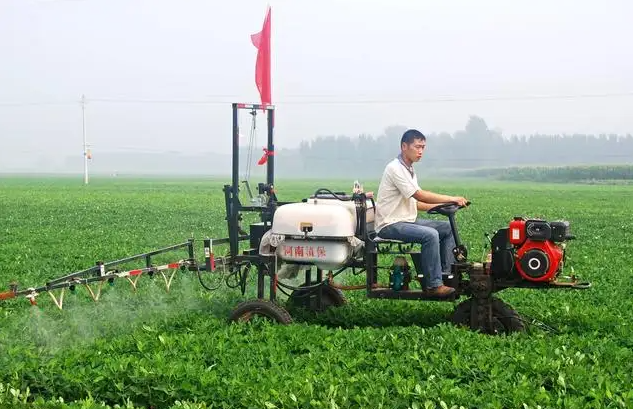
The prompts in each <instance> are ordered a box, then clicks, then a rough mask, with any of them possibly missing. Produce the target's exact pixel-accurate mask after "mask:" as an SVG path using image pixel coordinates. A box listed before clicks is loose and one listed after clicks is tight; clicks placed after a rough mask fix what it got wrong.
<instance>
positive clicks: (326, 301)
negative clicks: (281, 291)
mask: <svg viewBox="0 0 633 409" xmlns="http://www.w3.org/2000/svg"><path fill="white" fill-rule="evenodd" d="M317 291H318V289H316V288H315V289H311V290H308V289H303V288H302V289H299V290H294V291H293V292H292V293H291V294H290V297H288V306H289V308H303V309H307V310H309V311H313V312H323V311H325V310H327V309H328V308H330V307H340V306H342V305H344V304H347V299H346V298H345V295H344V294H343V292H342V291H341V290H339V289H338V288H334V287H331V286H329V285H323V286H322V287H321V309H319V308H318V307H317V297H318V293H317Z"/></svg>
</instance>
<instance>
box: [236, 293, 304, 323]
mask: <svg viewBox="0 0 633 409" xmlns="http://www.w3.org/2000/svg"><path fill="white" fill-rule="evenodd" d="M253 317H263V318H265V319H268V320H271V321H275V322H278V323H280V324H284V325H287V324H290V323H292V317H291V316H290V314H289V313H288V311H286V309H285V308H283V307H281V306H279V305H277V304H275V303H274V302H272V301H268V300H260V299H257V300H249V301H244V302H242V303H240V304H238V306H237V307H235V309H234V310H233V311H232V312H231V315H230V317H229V319H230V320H231V321H235V322H249V321H250V320H251V319H252V318H253Z"/></svg>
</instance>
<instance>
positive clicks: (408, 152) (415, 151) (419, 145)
mask: <svg viewBox="0 0 633 409" xmlns="http://www.w3.org/2000/svg"><path fill="white" fill-rule="evenodd" d="M425 148H426V136H424V134H422V132H420V131H418V130H417V129H409V130H407V131H406V132H405V133H404V134H402V139H400V150H401V151H402V157H403V158H404V159H406V160H408V161H409V162H411V163H413V162H417V161H419V160H420V159H421V158H422V154H423V153H424V149H425Z"/></svg>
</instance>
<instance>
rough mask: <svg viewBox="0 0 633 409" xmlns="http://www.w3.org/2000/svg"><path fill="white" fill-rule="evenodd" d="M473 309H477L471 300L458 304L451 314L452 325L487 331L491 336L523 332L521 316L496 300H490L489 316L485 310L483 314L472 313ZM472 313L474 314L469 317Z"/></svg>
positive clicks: (523, 325)
mask: <svg viewBox="0 0 633 409" xmlns="http://www.w3.org/2000/svg"><path fill="white" fill-rule="evenodd" d="M473 307H475V308H477V306H476V304H475V300H474V299H473V298H469V299H468V300H465V301H463V302H461V303H460V304H458V305H457V307H455V310H454V311H453V313H452V314H451V321H452V322H453V324H455V325H457V326H460V327H469V328H472V329H488V331H487V332H489V333H492V334H511V333H513V332H523V331H525V324H524V323H523V320H522V319H521V316H520V315H519V314H518V313H517V312H516V311H515V310H514V309H513V308H512V307H511V306H510V305H509V304H506V303H505V302H503V301H502V300H500V299H498V298H494V297H493V298H492V299H491V300H490V307H491V314H490V315H488V314H486V311H485V310H484V311H483V314H478V311H472V310H473ZM472 312H474V314H472V315H471V313H472Z"/></svg>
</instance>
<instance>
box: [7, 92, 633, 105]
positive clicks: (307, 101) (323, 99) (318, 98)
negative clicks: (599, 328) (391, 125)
mask: <svg viewBox="0 0 633 409" xmlns="http://www.w3.org/2000/svg"><path fill="white" fill-rule="evenodd" d="M632 96H633V92H613V93H597V94H561V95H518V96H478V97H454V96H445V97H433V98H419V99H404V98H398V99H390V98H385V99H380V98H375V97H374V98H362V97H360V98H356V99H354V98H353V97H352V98H350V97H349V96H345V95H288V96H286V97H284V98H285V99H284V98H282V99H281V100H279V101H276V102H274V103H275V104H283V105H313V104H332V105H336V104H346V105H352V104H424V103H447V102H448V103H451V102H487V101H537V100H555V99H572V100H578V99H589V98H626V97H632ZM209 98H223V99H222V100H217V99H216V100H214V99H142V98H86V103H104V104H172V105H181V104H183V105H184V104H186V105H226V104H231V103H233V102H237V101H241V100H242V99H243V98H240V97H238V96H235V95H212V96H209ZM293 98H296V99H297V100H292V99H293ZM79 103H80V101H30V102H28V101H27V102H0V107H12V106H13V107H19V106H47V105H74V104H79Z"/></svg>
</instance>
